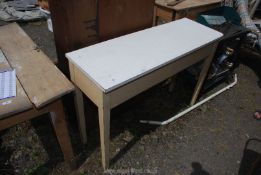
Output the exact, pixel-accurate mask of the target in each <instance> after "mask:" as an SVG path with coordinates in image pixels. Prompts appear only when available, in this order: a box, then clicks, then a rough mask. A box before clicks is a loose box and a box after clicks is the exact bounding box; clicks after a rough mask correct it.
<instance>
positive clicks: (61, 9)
mask: <svg viewBox="0 0 261 175" xmlns="http://www.w3.org/2000/svg"><path fill="white" fill-rule="evenodd" d="M49 7H50V11H51V17H52V23H53V30H54V39H55V44H56V51H57V55H58V66H59V68H60V69H61V70H62V72H63V73H65V74H66V76H67V77H68V78H69V68H68V61H67V59H66V58H65V53H67V52H70V51H73V50H76V49H80V48H82V47H85V46H89V45H92V44H94V43H96V42H97V41H98V35H97V27H98V25H97V22H96V19H97V0H49Z"/></svg>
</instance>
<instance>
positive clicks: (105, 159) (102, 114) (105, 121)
mask: <svg viewBox="0 0 261 175" xmlns="http://www.w3.org/2000/svg"><path fill="white" fill-rule="evenodd" d="M98 110H99V125H100V141H101V154H102V166H103V168H104V169H107V168H108V167H109V143H110V110H111V109H110V104H109V99H108V96H106V95H104V98H103V103H102V105H101V106H99V107H98Z"/></svg>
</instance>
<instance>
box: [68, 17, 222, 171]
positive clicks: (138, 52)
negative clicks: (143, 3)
mask: <svg viewBox="0 0 261 175" xmlns="http://www.w3.org/2000/svg"><path fill="white" fill-rule="evenodd" d="M221 36H222V34H221V33H219V32H217V31H215V30H212V29H210V28H207V27H205V26H203V25H201V24H198V23H196V22H193V21H191V20H189V19H186V18H184V19H181V20H178V21H175V22H171V23H167V24H164V25H161V26H157V27H153V28H150V29H147V30H143V31H140V32H136V33H133V34H129V35H125V36H123V37H119V38H116V39H113V40H108V41H106V42H103V43H100V44H96V45H93V46H90V47H86V48H83V49H80V50H77V51H74V52H71V53H68V54H66V57H67V58H68V59H69V65H70V74H71V80H72V81H73V82H74V84H75V85H76V86H77V87H78V88H79V89H80V90H81V91H82V92H83V93H84V94H85V95H87V96H88V97H89V98H90V99H91V100H92V101H93V102H94V103H95V104H96V105H97V106H98V111H99V125H100V141H101V151H102V165H103V167H104V168H105V169H106V168H108V166H109V136H110V110H111V109H112V108H114V107H116V106H118V105H120V104H121V103H123V102H125V101H127V100H128V99H130V98H132V97H134V96H136V95H137V94H139V93H141V92H143V91H145V90H147V89H149V88H150V87H152V86H154V85H156V84H158V83H160V82H162V81H163V80H165V79H167V78H169V77H171V76H173V75H174V74H176V73H178V72H180V71H182V70H184V69H185V68H187V67H189V66H191V65H193V64H195V63H197V62H199V61H201V60H205V62H204V65H203V68H202V71H201V74H200V78H199V80H198V83H197V86H196V88H195V92H194V95H193V97H192V100H191V104H194V103H195V101H196V99H197V96H198V93H199V91H200V89H201V86H202V83H203V81H204V79H205V76H206V74H207V71H208V68H209V65H210V63H211V61H212V57H213V55H214V53H215V49H216V46H217V43H218V39H219V38H220V37H221ZM81 100H82V98H81V95H80V91H78V99H77V102H78V104H82V102H81ZM78 108H79V109H80V110H81V111H82V112H83V110H82V109H83V107H82V105H79V106H78ZM80 116H81V117H80V118H82V119H81V120H82V121H80V124H82V123H84V122H85V121H84V114H83V113H82V114H81V115H80ZM82 127H83V128H82V131H84V130H85V128H84V126H82Z"/></svg>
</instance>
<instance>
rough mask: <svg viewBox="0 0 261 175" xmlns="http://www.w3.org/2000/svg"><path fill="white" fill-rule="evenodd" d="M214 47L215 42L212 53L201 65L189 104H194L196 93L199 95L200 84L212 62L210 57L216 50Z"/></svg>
mask: <svg viewBox="0 0 261 175" xmlns="http://www.w3.org/2000/svg"><path fill="white" fill-rule="evenodd" d="M216 48H217V44H215V45H214V46H213V50H212V53H211V54H210V55H209V56H208V57H207V58H206V59H205V60H204V64H203V67H202V70H201V72H200V75H199V78H198V82H197V85H196V87H195V90H194V93H193V96H192V99H191V102H190V105H191V106H192V105H194V104H195V102H196V100H197V98H198V95H199V92H200V90H201V88H202V85H203V83H204V81H205V78H206V76H207V73H208V70H209V66H210V64H211V62H212V59H213V57H214V54H215V51H216Z"/></svg>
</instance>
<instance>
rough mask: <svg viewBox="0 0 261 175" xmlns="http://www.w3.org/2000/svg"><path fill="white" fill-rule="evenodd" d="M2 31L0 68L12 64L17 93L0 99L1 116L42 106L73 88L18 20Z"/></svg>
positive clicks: (0, 36) (0, 38)
mask: <svg viewBox="0 0 261 175" xmlns="http://www.w3.org/2000/svg"><path fill="white" fill-rule="evenodd" d="M0 33H1V35H0V49H1V51H2V52H3V53H2V52H1V53H0V57H1V59H0V69H1V70H3V69H8V68H9V69H11V68H13V69H15V70H16V77H17V81H16V82H17V87H16V89H17V94H16V97H13V98H7V99H4V100H0V119H2V118H3V117H6V116H10V115H12V114H15V113H18V112H22V111H24V110H27V109H30V108H32V107H35V108H41V107H43V106H45V105H46V104H49V103H50V102H52V101H54V100H56V99H58V98H60V97H61V96H63V95H65V94H67V93H69V92H71V91H73V90H74V86H73V85H72V83H71V82H70V81H69V80H68V79H67V78H66V77H65V76H64V75H63V74H62V73H61V71H60V70H59V69H58V68H57V67H56V66H55V65H54V64H53V63H52V62H51V60H50V59H49V58H48V57H47V56H46V55H45V54H44V53H43V52H42V51H41V50H40V49H39V48H38V47H37V46H36V45H35V44H34V42H33V41H32V40H31V39H30V37H28V35H27V34H26V33H25V32H24V31H23V30H22V29H21V28H20V27H19V26H18V25H17V24H15V23H13V24H9V25H6V26H2V27H0ZM7 60H8V61H7Z"/></svg>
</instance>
